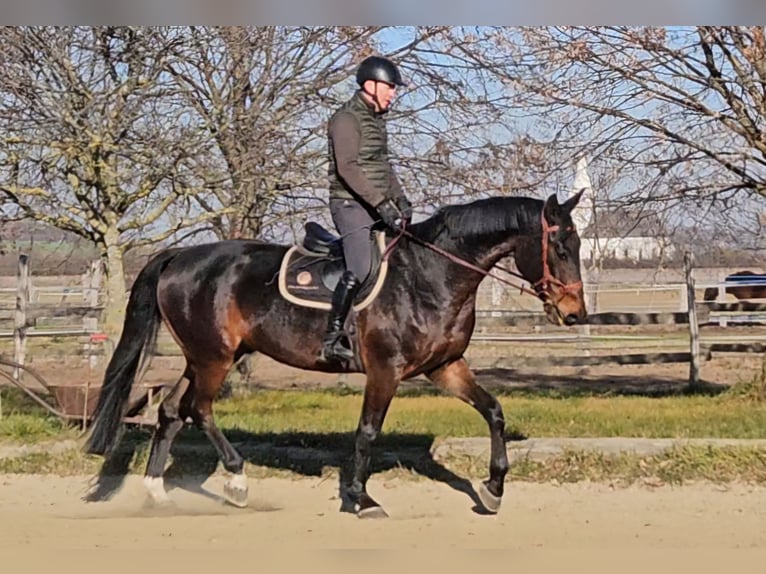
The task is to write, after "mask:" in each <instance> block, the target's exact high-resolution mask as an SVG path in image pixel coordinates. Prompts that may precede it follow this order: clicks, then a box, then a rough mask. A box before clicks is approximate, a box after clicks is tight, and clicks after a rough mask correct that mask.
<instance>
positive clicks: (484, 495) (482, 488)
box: [478, 482, 503, 514]
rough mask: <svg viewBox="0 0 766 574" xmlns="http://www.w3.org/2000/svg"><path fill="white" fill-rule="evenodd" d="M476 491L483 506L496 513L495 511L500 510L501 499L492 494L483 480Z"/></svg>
mask: <svg viewBox="0 0 766 574" xmlns="http://www.w3.org/2000/svg"><path fill="white" fill-rule="evenodd" d="M478 493H479V500H481V503H482V504H483V505H484V508H485V509H486V510H487V511H488V512H491V513H492V514H497V511H498V510H500V504H501V503H502V502H503V499H502V498H501V497H499V496H495V495H494V494H492V493H491V492H490V491H489V488H487V485H486V484H485V483H484V482H482V483H481V484H480V485H479V491H478Z"/></svg>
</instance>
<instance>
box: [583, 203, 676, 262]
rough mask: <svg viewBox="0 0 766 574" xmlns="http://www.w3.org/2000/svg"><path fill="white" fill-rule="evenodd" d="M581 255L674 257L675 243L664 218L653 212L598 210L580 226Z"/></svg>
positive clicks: (591, 257) (638, 258) (585, 257)
mask: <svg viewBox="0 0 766 574" xmlns="http://www.w3.org/2000/svg"><path fill="white" fill-rule="evenodd" d="M580 242H581V247H580V258H581V259H583V260H586V261H593V260H594V259H597V258H601V259H623V260H627V261H644V260H647V259H658V258H660V257H664V258H668V257H672V256H673V255H674V253H675V246H674V245H673V244H672V242H671V239H670V238H669V237H668V236H667V234H666V233H665V227H664V225H663V224H662V221H661V220H660V218H659V217H657V216H656V215H655V214H653V213H637V212H633V211H629V210H626V209H618V210H613V211H601V210H598V211H597V215H596V217H595V218H593V221H591V222H590V223H589V224H588V225H587V226H586V227H585V228H584V229H581V230H580Z"/></svg>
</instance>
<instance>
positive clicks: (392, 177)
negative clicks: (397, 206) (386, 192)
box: [388, 166, 404, 199]
mask: <svg viewBox="0 0 766 574" xmlns="http://www.w3.org/2000/svg"><path fill="white" fill-rule="evenodd" d="M388 173H389V179H388V181H389V182H390V183H389V186H390V188H391V197H393V198H394V199H399V198H400V197H402V196H404V191H403V190H402V184H401V183H399V178H398V177H396V171H394V166H389V168H388Z"/></svg>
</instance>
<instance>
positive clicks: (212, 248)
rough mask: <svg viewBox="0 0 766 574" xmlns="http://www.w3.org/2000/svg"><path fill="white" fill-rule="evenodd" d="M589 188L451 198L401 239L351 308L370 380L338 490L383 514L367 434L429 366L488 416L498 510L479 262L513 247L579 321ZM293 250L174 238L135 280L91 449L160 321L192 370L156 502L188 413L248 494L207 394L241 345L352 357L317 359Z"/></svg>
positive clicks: (164, 411) (551, 305) (500, 453)
mask: <svg viewBox="0 0 766 574" xmlns="http://www.w3.org/2000/svg"><path fill="white" fill-rule="evenodd" d="M581 194H582V192H580V193H579V194H577V195H574V196H573V197H572V198H570V199H569V200H567V201H566V202H564V203H562V204H560V203H559V202H558V200H557V198H556V195H555V194H554V195H551V196H550V197H549V198H548V199H547V200H546V201H542V200H538V199H532V198H525V197H492V198H488V199H481V200H477V201H474V202H472V203H468V204H464V205H452V206H447V207H444V208H442V209H441V210H439V211H438V212H437V213H436V214H435V215H433V216H432V217H431V218H430V219H428V220H425V221H423V222H420V223H417V224H413V225H412V226H410V227H409V228H408V231H409V233H410V234H408V235H402V236H401V237H399V240H398V243H397V244H396V245H395V248H394V249H393V250H392V251H391V253H390V257H389V260H388V261H389V269H388V275H387V277H386V280H385V284H384V286H383V288H382V290H381V291H380V293H379V294H378V296H377V298H376V299H375V300H374V301H373V303H372V304H371V305H370V306H368V307H367V308H365V309H363V310H361V311H360V312H359V313H358V315H357V331H358V340H359V353H360V356H361V364H362V365H363V369H357V371H356V372H364V373H365V374H366V376H367V380H366V385H365V390H364V399H363V406H362V412H361V416H360V419H359V424H358V427H357V430H356V444H355V456H354V469H353V479H352V480H351V483H350V484H347V485H343V489H344V490H346V491H347V492H345V495H346V497H347V499H348V500H349V501H351V505H352V506H353V510H354V511H355V512H357V514H358V515H359V516H385V512H384V511H383V509H382V508H381V507H380V505H379V504H378V503H377V502H376V501H375V500H373V499H372V498H371V497H370V496H369V495H368V494H367V488H366V484H367V480H368V477H369V471H370V455H371V445H372V443H373V441H374V440H375V438H376V437H377V435H378V434H379V432H380V431H381V428H382V426H383V420H384V418H385V416H386V411H387V410H388V407H389V404H390V402H391V399H392V398H393V396H394V393H395V391H396V389H397V386H398V385H399V382H400V381H402V380H404V379H408V378H410V377H415V376H417V375H421V374H423V375H425V376H427V377H428V378H429V379H430V380H431V381H432V382H433V383H434V384H435V385H436V386H437V387H438V388H441V389H444V390H446V391H449V392H451V393H453V394H454V395H456V396H457V397H458V398H460V399H462V400H463V401H465V402H466V403H468V404H470V405H471V406H473V407H474V408H475V409H476V410H477V411H478V412H479V413H480V414H481V416H482V417H483V418H484V419H485V420H486V421H487V424H488V425H489V434H490V445H491V462H490V465H489V478H488V480H486V481H484V482H482V483H481V485H480V486H479V496H480V498H481V500H482V503H483V504H484V505H485V506H486V508H487V510H489V511H491V512H497V511H498V509H499V507H500V502H501V498H502V496H503V486H504V484H503V483H504V479H505V475H506V472H507V471H508V458H507V454H506V448H505V439H504V433H505V420H504V415H503V412H502V409H501V407H500V404H499V403H498V401H497V400H496V399H495V398H494V397H493V396H492V395H491V394H490V393H488V392H487V391H486V390H484V389H483V388H482V387H481V386H479V385H478V384H477V383H476V382H475V380H474V375H473V373H472V372H471V370H470V369H469V367H468V364H467V363H466V360H465V359H464V358H463V353H464V351H465V350H466V347H467V346H468V344H469V341H470V339H471V334H472V332H473V329H474V323H475V306H476V293H477V289H478V287H479V283H480V282H481V281H482V279H484V277H485V272H488V271H490V270H491V269H492V268H493V267H494V266H495V265H496V264H497V263H498V262H499V261H500V260H501V259H502V258H503V257H505V256H507V255H510V254H512V253H513V254H514V258H515V262H516V267H517V269H518V270H519V272H520V274H521V276H522V277H523V278H524V279H525V280H526V281H528V282H529V283H530V285H532V286H533V288H534V291H535V293H536V294H537V295H538V297H540V299H541V300H542V301H543V307H544V310H545V312H546V314H547V317H548V319H549V320H550V321H551V322H552V323H554V324H558V325H573V324H575V323H577V322H581V321H583V320H584V319H585V317H586V310H585V304H584V301H583V291H582V281H581V277H580V256H579V251H580V239H579V236H578V234H577V230H576V229H575V227H574V224H573V222H572V217H571V211H572V209H573V208H574V207H575V206H576V205H577V202H578V201H579V200H580V196H581ZM391 233H393V232H389V234H391ZM434 248H435V249H434ZM287 249H288V247H287V246H284V245H274V244H269V243H263V242H259V241H252V240H237V241H221V242H216V243H211V244H207V245H199V246H193V247H186V248H175V249H171V250H167V251H164V252H161V253H159V254H158V255H156V256H155V257H154V258H153V259H152V260H151V261H150V262H149V263H147V265H146V266H145V267H144V268H143V269H142V271H141V272H140V274H139V275H138V277H137V278H136V280H135V283H134V285H133V288H132V290H131V294H130V299H129V302H128V307H127V311H126V318H125V323H124V326H123V331H122V336H121V338H120V340H119V343H118V344H117V347H116V348H115V351H114V354H113V356H112V358H111V360H110V362H109V364H108V366H107V370H106V374H105V377H104V383H103V387H102V390H101V394H100V397H99V401H98V406H97V408H96V411H95V418H94V424H93V426H92V430H91V434H90V436H89V437H88V442H87V450H88V452H90V453H95V454H106V453H108V452H109V451H111V450H112V449H113V448H114V446H115V445H116V443H117V442H118V437H119V431H120V427H121V419H122V417H123V415H124V414H125V412H126V408H127V403H128V398H129V394H130V389H131V385H132V384H133V382H134V380H135V379H136V373H137V371H138V369H139V363H141V362H142V357H144V358H146V357H147V356H151V352H152V350H153V348H154V342H155V341H156V335H157V330H158V329H159V326H160V323H161V322H164V323H165V325H166V326H167V327H168V329H169V331H170V332H171V333H172V335H173V337H174V338H175V340H176V342H177V343H178V345H179V346H180V347H181V349H182V351H183V354H184V356H185V357H186V368H185V371H184V373H183V376H182V377H181V379H180V380H179V381H178V383H177V384H176V386H175V387H174V388H173V390H172V391H171V392H170V394H169V395H168V396H167V397H166V399H165V400H164V401H163V403H162V404H161V406H160V410H159V421H158V425H157V428H156V430H155V433H154V436H153V439H152V446H151V451H150V455H149V461H148V463H147V467H146V474H145V478H144V483H145V486H146V488H147V490H148V491H149V494H150V495H151V497H152V498H153V499H154V500H155V501H156V502H159V503H162V502H167V500H168V498H167V494H166V492H165V489H164V485H163V479H162V476H163V472H164V467H165V463H166V460H167V456H168V453H169V450H170V445H171V443H172V441H173V439H174V437H175V436H176V434H177V433H178V431H179V430H180V429H181V428H182V426H183V424H184V421H185V420H186V418H187V417H190V418H191V419H192V420H193V422H194V423H195V424H196V425H198V426H199V427H201V428H202V429H203V430H204V432H205V433H206V435H207V437H208V438H209V440H210V441H211V442H212V444H213V445H214V446H215V448H216V450H217V452H218V454H219V457H220V459H221V461H222V463H223V466H224V468H225V469H226V470H227V471H228V472H229V473H232V476H231V477H230V478H229V479H228V480H227V482H226V485H225V487H224V492H225V498H226V499H227V500H228V501H229V502H231V503H232V504H235V505H237V506H245V505H246V504H247V480H246V478H245V474H244V460H243V457H242V456H241V455H240V454H239V453H238V452H237V450H235V449H234V447H233V446H232V445H231V444H230V443H229V441H228V440H227V439H226V437H225V436H224V435H223V433H221V431H220V430H219V429H218V427H217V426H216V424H215V422H214V419H213V400H214V399H215V397H216V394H217V393H218V390H219V389H220V387H221V385H222V384H223V382H224V378H225V377H226V374H227V371H228V370H229V369H230V368H231V366H232V365H233V364H234V363H235V361H237V360H238V359H239V358H240V357H241V356H242V355H243V354H246V353H252V352H256V351H257V352H260V353H263V354H265V355H268V356H269V357H272V358H273V359H275V360H277V361H279V362H282V363H285V364H287V365H292V366H294V367H299V368H302V369H309V370H316V371H326V372H351V367H344V366H340V365H332V364H325V363H321V362H318V359H317V356H318V353H319V349H320V345H321V340H322V334H323V333H324V328H325V324H326V322H327V311H323V310H318V309H311V308H306V307H301V306H297V305H294V304H293V303H290V302H288V301H286V300H285V299H284V298H282V297H281V296H280V293H279V290H278V287H277V282H276V281H274V280H273V279H274V276H275V274H276V273H277V272H278V270H279V268H280V261H281V259H282V257H283V255H284V254H285V252H286V251H287ZM436 250H442V253H439V252H437V251H436ZM444 252H449V253H450V254H452V256H453V257H452V258H449V257H446V256H445V255H444ZM455 257H456V258H459V259H460V260H461V261H462V262H467V263H468V264H469V265H472V266H473V268H467V267H465V266H463V265H462V264H461V262H460V261H457V260H456V259H455Z"/></svg>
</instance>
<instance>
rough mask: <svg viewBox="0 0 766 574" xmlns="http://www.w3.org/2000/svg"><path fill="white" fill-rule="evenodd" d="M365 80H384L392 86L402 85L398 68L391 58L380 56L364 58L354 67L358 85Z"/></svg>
mask: <svg viewBox="0 0 766 574" xmlns="http://www.w3.org/2000/svg"><path fill="white" fill-rule="evenodd" d="M367 80H373V81H376V82H385V83H387V84H391V85H394V86H403V85H404V82H403V81H402V76H401V74H400V73H399V69H398V68H397V67H396V64H394V63H393V62H392V61H391V60H389V59H388V58H383V57H381V56H370V57H368V58H365V59H364V60H363V61H362V63H361V64H359V67H358V68H357V69H356V83H357V84H359V85H360V86H361V85H363V84H364V83H365V82H366V81H367Z"/></svg>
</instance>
